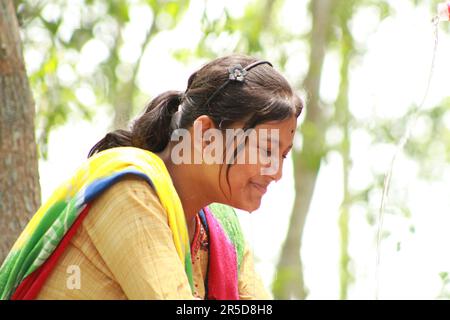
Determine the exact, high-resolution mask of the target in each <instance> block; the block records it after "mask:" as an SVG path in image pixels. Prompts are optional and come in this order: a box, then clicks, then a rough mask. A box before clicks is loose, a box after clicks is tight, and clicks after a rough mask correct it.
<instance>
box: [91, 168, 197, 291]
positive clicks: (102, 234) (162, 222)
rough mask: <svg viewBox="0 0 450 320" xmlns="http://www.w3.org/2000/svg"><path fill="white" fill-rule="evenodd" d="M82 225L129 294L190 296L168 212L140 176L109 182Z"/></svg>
mask: <svg viewBox="0 0 450 320" xmlns="http://www.w3.org/2000/svg"><path fill="white" fill-rule="evenodd" d="M84 225H85V227H86V229H87V232H88V234H89V236H90V237H91V239H92V241H93V243H94V245H95V246H96V248H97V250H98V251H99V253H100V255H101V257H102V258H103V260H104V261H105V263H106V264H107V266H108V268H109V269H110V270H111V272H112V274H113V275H114V277H115V280H116V281H117V282H118V283H119V285H120V286H121V288H122V290H123V291H124V293H125V295H126V296H127V297H128V298H129V299H193V296H192V292H191V288H190V286H189V282H188V279H187V276H186V273H185V270H184V265H183V264H182V262H181V260H180V258H179V256H178V254H177V251H176V249H175V246H174V242H173V238H172V231H171V230H170V228H169V225H168V221H167V215H166V212H165V210H164V208H163V207H162V205H161V203H160V201H159V198H158V196H157V195H156V193H155V191H154V190H153V189H152V187H151V186H150V185H149V184H148V183H147V182H145V181H144V180H143V179H141V178H138V177H133V176H127V177H125V178H124V179H122V180H121V181H119V182H117V183H116V184H114V185H113V186H111V187H110V188H109V189H108V190H106V191H105V192H104V193H103V194H102V195H101V196H100V197H99V198H98V199H96V200H95V201H94V202H93V205H92V208H91V209H90V212H89V214H88V216H87V217H86V219H85V221H84Z"/></svg>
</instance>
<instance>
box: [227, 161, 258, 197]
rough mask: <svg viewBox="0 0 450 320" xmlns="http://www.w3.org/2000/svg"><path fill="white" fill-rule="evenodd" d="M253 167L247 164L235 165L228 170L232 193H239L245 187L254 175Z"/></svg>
mask: <svg viewBox="0 0 450 320" xmlns="http://www.w3.org/2000/svg"><path fill="white" fill-rule="evenodd" d="M253 167H254V166H253V165H248V164H235V165H233V166H232V167H231V168H230V172H229V181H230V187H231V190H232V192H233V193H236V192H241V191H242V189H245V188H246V187H247V185H248V183H249V180H250V178H251V177H252V176H253V175H254V172H253V171H255V169H254V168H253Z"/></svg>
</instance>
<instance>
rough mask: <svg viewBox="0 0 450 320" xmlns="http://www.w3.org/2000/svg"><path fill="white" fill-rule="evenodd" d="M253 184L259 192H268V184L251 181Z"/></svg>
mask: <svg viewBox="0 0 450 320" xmlns="http://www.w3.org/2000/svg"><path fill="white" fill-rule="evenodd" d="M251 184H252V186H253V187H255V189H256V190H258V191H259V192H261V194H264V193H266V191H267V185H262V184H259V183H255V182H251Z"/></svg>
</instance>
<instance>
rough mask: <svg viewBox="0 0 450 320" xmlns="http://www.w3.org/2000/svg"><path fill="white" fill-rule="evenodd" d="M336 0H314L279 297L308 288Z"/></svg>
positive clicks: (293, 296) (294, 295)
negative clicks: (306, 237) (323, 81)
mask: <svg viewBox="0 0 450 320" xmlns="http://www.w3.org/2000/svg"><path fill="white" fill-rule="evenodd" d="M332 4H333V0H313V1H311V4H310V5H311V14H312V30H311V40H310V43H311V52H310V58H309V61H310V63H309V69H308V73H307V76H306V78H305V81H304V83H303V86H304V89H305V90H306V92H307V93H308V96H309V99H308V103H307V108H306V117H305V121H304V123H303V124H302V127H301V130H300V133H301V135H302V137H303V146H302V149H301V151H299V150H294V151H293V160H294V179H295V191H296V192H295V199H294V207H293V211H292V215H291V218H290V223H289V228H288V233H287V237H286V240H285V242H284V244H283V248H282V250H281V255H280V259H279V262H278V266H277V271H276V274H275V279H274V283H273V292H274V297H275V298H276V299H304V298H305V297H306V295H307V290H306V288H305V285H304V279H303V264H302V259H301V255H300V250H301V245H302V236H303V230H304V226H305V222H306V216H307V213H308V210H309V206H310V203H311V199H312V196H313V193H314V187H315V184H316V179H317V175H318V172H319V169H320V163H321V160H322V158H323V156H324V155H325V145H324V139H325V136H324V134H325V119H324V115H323V112H322V110H321V106H320V78H321V73H322V67H323V61H324V58H325V52H326V47H327V44H328V36H329V33H330V27H331V22H330V20H331V12H332V7H333V6H332Z"/></svg>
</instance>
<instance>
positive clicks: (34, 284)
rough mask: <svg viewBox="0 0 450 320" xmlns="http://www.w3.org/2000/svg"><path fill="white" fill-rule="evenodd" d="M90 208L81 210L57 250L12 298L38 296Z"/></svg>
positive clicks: (19, 287) (23, 282) (23, 283)
mask: <svg viewBox="0 0 450 320" xmlns="http://www.w3.org/2000/svg"><path fill="white" fill-rule="evenodd" d="M89 208H90V205H87V206H86V208H84V209H83V211H81V213H80V215H79V216H78V218H77V219H76V220H75V222H74V223H73V225H72V226H71V227H70V229H69V230H68V231H67V233H66V234H65V235H64V237H63V238H62V239H61V242H60V243H59V244H58V246H57V247H56V249H55V251H53V253H52V254H51V255H50V257H49V258H48V259H47V260H46V261H45V262H44V264H43V265H42V266H40V267H39V268H38V269H37V270H35V271H34V272H32V273H31V274H30V275H29V276H28V277H26V278H25V279H24V280H23V281H22V282H21V283H20V285H19V286H18V287H17V289H16V291H15V292H14V294H13V295H12V297H11V300H33V299H35V298H36V297H37V295H38V294H39V291H40V290H41V288H42V286H43V285H44V283H45V280H46V279H47V277H48V276H49V275H50V273H51V271H52V270H53V268H54V267H55V265H56V263H57V262H58V259H59V257H60V256H61V254H62V253H63V252H64V250H65V249H66V247H67V245H68V244H69V242H70V240H71V239H72V238H73V236H74V235H75V233H76V232H77V230H78V227H79V226H80V224H81V223H82V222H83V219H84V218H85V217H86V215H87V213H88V212H89Z"/></svg>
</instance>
